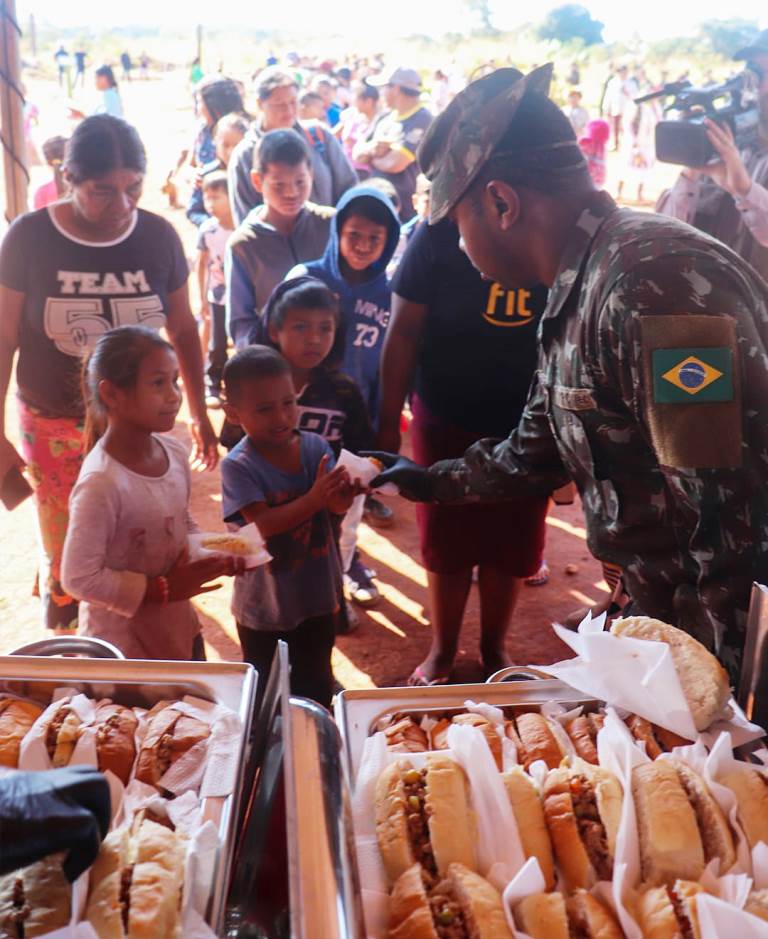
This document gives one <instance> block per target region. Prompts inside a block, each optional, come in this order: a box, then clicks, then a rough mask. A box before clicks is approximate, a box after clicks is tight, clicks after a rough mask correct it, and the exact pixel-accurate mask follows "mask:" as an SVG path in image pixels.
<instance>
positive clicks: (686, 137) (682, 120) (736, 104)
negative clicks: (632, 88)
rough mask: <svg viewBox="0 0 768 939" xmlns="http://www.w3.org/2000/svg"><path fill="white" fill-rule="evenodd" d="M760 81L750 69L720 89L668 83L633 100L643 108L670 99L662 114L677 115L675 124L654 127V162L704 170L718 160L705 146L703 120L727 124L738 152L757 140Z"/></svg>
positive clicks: (712, 149) (667, 122)
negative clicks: (654, 101)
mask: <svg viewBox="0 0 768 939" xmlns="http://www.w3.org/2000/svg"><path fill="white" fill-rule="evenodd" d="M759 83H760V77H759V75H758V71H757V69H756V68H755V67H754V66H752V67H751V68H748V69H745V70H744V71H743V72H741V73H740V74H739V75H736V76H734V77H733V78H730V79H728V81H726V82H723V84H722V85H714V86H712V87H711V88H694V87H693V86H692V85H691V83H690V82H689V81H680V82H671V83H669V84H667V85H664V87H663V88H660V89H659V90H658V91H653V92H651V93H650V94H647V95H642V96H641V97H639V98H635V104H643V103H644V102H645V101H652V100H654V99H655V98H673V100H672V103H671V104H667V105H666V106H665V107H664V113H665V114H667V113H669V112H670V111H677V112H678V114H677V118H676V119H675V120H666V121H659V123H658V124H657V125H656V159H658V160H661V162H662V163H678V164H681V165H682V166H706V165H707V164H708V163H713V162H715V161H716V160H719V159H720V156H719V154H718V153H717V151H716V150H715V148H714V147H713V146H712V144H711V143H710V142H709V138H708V137H707V128H706V125H705V124H704V119H705V118H709V119H710V120H713V121H715V122H716V123H718V124H727V125H728V126H729V127H730V128H731V130H732V131H733V136H734V138H735V140H736V146H737V147H738V148H739V149H742V148H743V147H746V146H749V145H750V144H753V143H754V142H755V141H756V140H757V134H758V125H759V121H760V109H759V103H758V86H759Z"/></svg>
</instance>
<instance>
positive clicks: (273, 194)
mask: <svg viewBox="0 0 768 939" xmlns="http://www.w3.org/2000/svg"><path fill="white" fill-rule="evenodd" d="M252 179H253V184H254V186H255V187H256V189H257V190H258V191H259V192H260V193H261V194H262V197H263V199H264V204H263V205H259V206H256V208H254V209H251V211H250V213H249V214H248V216H247V217H246V219H245V221H244V222H243V224H242V225H240V227H239V228H237V229H236V230H235V234H234V235H233V236H232V238H230V240H229V244H228V246H227V254H226V259H225V276H226V282H227V327H228V329H229V334H230V336H231V337H232V340H233V341H234V343H235V346H236V347H237V348H238V349H241V348H243V346H247V345H248V344H249V343H253V342H263V341H264V339H265V334H264V332H263V328H262V327H263V323H262V314H263V311H264V307H265V306H266V303H267V300H268V299H269V296H270V294H271V293H272V291H273V290H274V288H275V287H276V286H277V285H278V284H279V283H280V281H281V280H282V279H283V278H284V277H285V275H286V274H287V273H288V271H289V270H290V269H291V268H292V267H293V266H294V265H295V264H298V263H300V262H301V261H308V260H309V259H310V258H314V257H318V256H319V255H320V254H321V253H322V251H323V250H324V249H325V246H326V244H327V243H328V237H329V235H330V233H331V219H332V217H333V214H334V212H333V209H330V208H328V207H327V206H318V205H315V204H314V203H312V202H309V201H308V199H309V193H310V191H311V189H312V155H311V153H310V151H309V147H308V145H307V143H306V141H305V140H304V139H303V138H302V137H300V136H299V134H297V133H296V131H295V130H272V131H270V132H269V133H267V134H265V135H264V136H263V137H262V139H261V141H260V143H259V147H258V149H257V150H256V151H255V152H254V170H253V173H252Z"/></svg>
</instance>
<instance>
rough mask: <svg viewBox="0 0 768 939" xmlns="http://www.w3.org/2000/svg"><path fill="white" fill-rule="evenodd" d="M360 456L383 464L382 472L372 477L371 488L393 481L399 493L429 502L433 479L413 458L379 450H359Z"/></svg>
mask: <svg viewBox="0 0 768 939" xmlns="http://www.w3.org/2000/svg"><path fill="white" fill-rule="evenodd" d="M360 455H361V456H369V457H373V459H374V460H378V461H379V462H380V463H383V464H384V467H385V468H384V470H383V472H381V473H379V475H378V476H377V477H376V478H375V479H372V480H371V482H370V484H369V485H370V488H371V489H378V488H379V486H383V485H385V483H394V484H395V485H396V486H397V488H398V489H399V490H400V495H401V496H403V497H404V498H406V499H410V501H411V502H431V501H432V499H433V492H434V480H433V479H432V477H431V476H430V475H429V470H428V469H427V468H426V467H424V466H419V464H418V463H414V462H413V460H409V459H408V458H407V457H404V456H400V455H399V454H397V453H382V452H381V451H379V450H369V451H365V452H361V454H360Z"/></svg>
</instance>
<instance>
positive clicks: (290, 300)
mask: <svg viewBox="0 0 768 939" xmlns="http://www.w3.org/2000/svg"><path fill="white" fill-rule="evenodd" d="M264 318H265V326H266V329H267V333H268V335H269V340H270V342H271V343H272V344H273V345H274V346H276V347H277V348H278V349H279V350H280V352H281V353H282V354H283V357H284V358H285V359H286V360H287V361H288V364H289V365H290V367H291V377H292V378H293V387H294V390H295V391H296V406H297V409H298V415H299V423H298V427H299V430H307V431H311V432H312V433H315V434H319V435H320V436H321V437H324V438H325V439H326V440H327V441H328V443H329V444H330V445H331V448H332V450H333V452H334V456H336V457H338V455H339V453H340V452H341V449H342V447H344V448H346V449H347V450H351V451H352V452H353V453H358V452H359V451H361V450H369V449H370V448H371V445H372V441H373V428H372V427H371V422H370V420H369V418H368V411H367V409H366V407H365V402H364V401H363V396H362V395H361V393H360V389H359V388H358V387H357V385H356V384H355V383H354V381H352V379H351V378H350V377H349V376H348V375H345V374H344V373H343V372H341V371H340V370H339V359H340V355H339V352H340V350H339V349H337V346H338V345H340V343H338V342H337V339H340V338H341V336H340V334H339V332H338V329H339V319H340V314H339V301H338V299H337V298H336V297H335V296H334V294H333V293H332V292H331V291H330V290H329V289H328V287H326V285H325V284H324V283H323V282H322V281H321V280H317V279H316V278H313V277H293V278H290V279H289V280H284V281H283V282H282V284H278V286H277V287H275V289H274V291H273V293H272V296H271V297H270V298H269V302H268V303H267V308H266V311H265V317H264Z"/></svg>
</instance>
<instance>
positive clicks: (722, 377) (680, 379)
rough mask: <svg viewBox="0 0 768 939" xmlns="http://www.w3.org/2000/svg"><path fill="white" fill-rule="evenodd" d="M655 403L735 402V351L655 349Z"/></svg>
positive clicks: (715, 348)
mask: <svg viewBox="0 0 768 939" xmlns="http://www.w3.org/2000/svg"><path fill="white" fill-rule="evenodd" d="M653 400H654V401H655V402H656V403H657V404H690V403H691V402H696V403H702V404H706V403H712V402H714V401H733V353H732V351H731V349H729V348H728V347H727V346H716V347H714V348H710V349H654V351H653Z"/></svg>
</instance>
